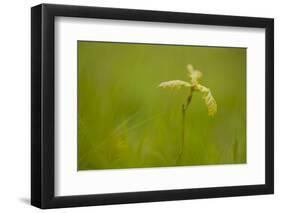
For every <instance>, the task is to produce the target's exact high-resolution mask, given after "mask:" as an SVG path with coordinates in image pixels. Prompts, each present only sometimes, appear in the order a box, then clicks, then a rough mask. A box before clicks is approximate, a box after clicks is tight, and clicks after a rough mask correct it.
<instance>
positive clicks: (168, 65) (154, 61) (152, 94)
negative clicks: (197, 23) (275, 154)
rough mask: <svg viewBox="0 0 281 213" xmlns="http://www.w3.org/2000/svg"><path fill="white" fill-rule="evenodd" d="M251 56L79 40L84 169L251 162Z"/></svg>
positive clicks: (80, 156)
mask: <svg viewBox="0 0 281 213" xmlns="http://www.w3.org/2000/svg"><path fill="white" fill-rule="evenodd" d="M246 52H247V51H246V48H237V47H235V48H233V47H211V46H184V45H165V44H138V43H115V42H96V41H78V170H98V169H124V168H149V167H173V166H200V165H217V164H244V163H246V156H247V155H246Z"/></svg>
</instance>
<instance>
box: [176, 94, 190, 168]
mask: <svg viewBox="0 0 281 213" xmlns="http://www.w3.org/2000/svg"><path fill="white" fill-rule="evenodd" d="M192 93H193V89H191V91H190V94H189V96H188V97H187V99H186V104H183V105H182V141H181V147H180V151H179V154H178V157H177V160H176V164H178V163H179V161H180V159H181V157H182V155H183V150H184V142H185V120H186V111H187V109H188V106H189V104H190V102H191V100H192Z"/></svg>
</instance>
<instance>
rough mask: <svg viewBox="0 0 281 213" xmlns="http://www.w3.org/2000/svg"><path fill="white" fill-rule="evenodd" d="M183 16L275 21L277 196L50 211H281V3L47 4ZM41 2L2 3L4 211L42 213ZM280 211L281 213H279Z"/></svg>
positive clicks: (0, 204) (127, 0)
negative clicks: (34, 120)
mask: <svg viewBox="0 0 281 213" xmlns="http://www.w3.org/2000/svg"><path fill="white" fill-rule="evenodd" d="M43 2H44V3H57V4H76V5H77V4H80V5H89V6H91V5H92V6H105V7H123V8H135V9H150V10H170V11H180V12H195V13H210V14H226V15H243V16H260V17H273V18H275V109H276V110H275V132H276V134H275V172H276V174H275V179H276V181H275V195H265V196H250V197H236V198H219V199H203V200H202V199H201V200H189V201H173V202H158V203H145V204H126V205H112V206H100V207H83V208H72V209H57V210H50V212H76V211H79V212H93V211H95V212H122V213H126V212H150V211H155V212H172V211H173V212H175V211H176V212H187V211H189V212H208V213H210V212H216V213H219V212H227V213H232V212H235V213H237V212H266V211H267V212H279V211H280V210H279V209H281V168H280V163H279V162H281V145H280V141H281V131H280V130H279V128H281V110H280V109H281V96H280V95H279V91H280V90H281V85H280V84H278V83H279V82H281V74H280V72H279V71H278V70H279V69H280V68H281V63H280V61H279V60H278V59H279V58H280V55H281V46H280V41H281V39H280V38H281V12H280V11H281V7H280V6H281V3H279V2H280V1H278V0H276V1H274V0H266V1H259V2H258V1H250V0H235V1H234V0H233V1H225V0H212V1H207V0H206V1H203V0H195V1H188V0H170V1H164V0H148V1H146V0H135V1H132V0H122V1H121V0H120V1H114V0H107V1H102V0H79V1H77V0H76V1H75V0H68V1H66V0H53V1H49V0H45V1H43ZM40 3H42V2H41V1H37V0H29V1H20V0H11V1H2V2H1V12H0V16H1V18H0V26H1V32H0V37H1V39H0V42H1V44H0V95H1V96H0V97H1V104H0V131H1V134H0V143H1V145H2V146H1V149H0V168H1V175H0V212H23V213H24V212H39V211H40V210H39V209H36V208H34V207H32V206H30V205H29V197H30V7H31V6H34V5H36V4H40ZM278 210H279V211H278Z"/></svg>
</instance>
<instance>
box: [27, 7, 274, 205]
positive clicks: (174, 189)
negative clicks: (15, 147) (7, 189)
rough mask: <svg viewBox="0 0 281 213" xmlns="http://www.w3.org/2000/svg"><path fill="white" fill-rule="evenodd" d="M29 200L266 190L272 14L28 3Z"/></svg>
mask: <svg viewBox="0 0 281 213" xmlns="http://www.w3.org/2000/svg"><path fill="white" fill-rule="evenodd" d="M31 41H32V42H31V43H32V46H31V50H32V55H31V58H32V63H31V78H32V79H31V83H32V85H31V90H32V91H31V93H32V94H31V96H32V102H31V106H32V117H31V120H32V126H31V128H32V139H31V149H32V150H31V153H32V154H31V203H32V205H34V206H37V207H39V208H44V209H45V208H60V207H75V206H90V205H105V204H122V203H137V202H153V201H169V200H183V199H197V198H215V197H227V196H245V195H259V194H272V193H273V191H274V155H273V154H274V152H273V139H274V21H273V19H270V18H256V17H238V16H223V15H209V14H194V13H177V12H164V11H148V10H129V9H113V8H101V7H86V6H66V5H51V4H42V5H38V6H35V7H33V8H32V9H31Z"/></svg>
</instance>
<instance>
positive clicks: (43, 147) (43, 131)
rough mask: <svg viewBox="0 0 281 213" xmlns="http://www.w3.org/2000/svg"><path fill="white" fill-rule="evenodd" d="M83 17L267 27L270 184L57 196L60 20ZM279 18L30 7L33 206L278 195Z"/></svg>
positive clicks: (267, 165)
mask: <svg viewBox="0 0 281 213" xmlns="http://www.w3.org/2000/svg"><path fill="white" fill-rule="evenodd" d="M58 16H63V17H82V18H100V19H115V20H131V21H146V22H162V23H182V24H200V25H217V26H237V27H251V28H264V29H265V32H266V41H265V43H266V48H265V51H266V52H265V61H266V65H265V76H266V78H265V83H266V84H265V85H266V88H265V90H266V97H265V98H266V106H265V107H266V113H265V114H266V118H265V122H266V124H265V126H266V128H265V131H266V136H265V184H261V185H243V186H225V187H213V188H211V187H210V188H197V189H177V190H162V191H145V192H129V193H112V194H92V195H78V196H76V195H73V196H60V197H56V196H55V195H54V189H55V181H54V178H55V170H54V166H55V165H54V163H55V161H54V157H55V156H54V151H55V146H54V143H55V107H54V106H55V85H54V78H55V75H54V72H55V69H54V59H55V54H54V50H55V48H54V45H55V44H54V21H55V17H58ZM273 149H274V20H273V19H271V18H256V17H240V16H224V15H208V14H194V13H178V12H163V11H148V10H131V9H113V8H102V7H86V6H67V5H53V4H41V5H38V6H35V7H32V8H31V204H32V205H34V206H36V207H39V208H42V209H47V208H60V207H76V206H91V205H106V204H122V203H138V202H154V201H169V200H183V199H197V198H217V197H228V196H245V195H260V194H272V193H274V150H273Z"/></svg>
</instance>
